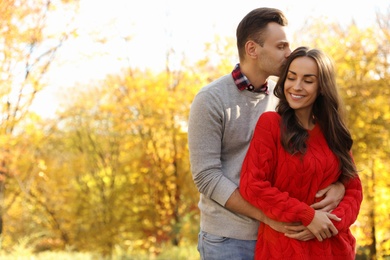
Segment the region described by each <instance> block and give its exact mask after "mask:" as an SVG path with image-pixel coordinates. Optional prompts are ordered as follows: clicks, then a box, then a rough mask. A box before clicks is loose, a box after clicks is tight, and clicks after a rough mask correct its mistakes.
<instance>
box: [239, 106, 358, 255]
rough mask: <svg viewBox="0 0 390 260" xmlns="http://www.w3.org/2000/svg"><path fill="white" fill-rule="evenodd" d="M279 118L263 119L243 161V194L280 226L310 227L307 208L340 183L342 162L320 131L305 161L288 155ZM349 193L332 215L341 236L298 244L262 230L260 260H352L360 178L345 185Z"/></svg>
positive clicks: (266, 115) (268, 116) (312, 137)
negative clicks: (288, 223) (321, 194)
mask: <svg viewBox="0 0 390 260" xmlns="http://www.w3.org/2000/svg"><path fill="white" fill-rule="evenodd" d="M279 122H280V116H279V115H278V114H277V113H275V112H266V113H263V114H262V116H261V117H260V119H259V121H258V123H257V125H256V129H255V133H254V136H253V139H252V141H251V144H250V147H249V150H248V152H247V155H246V157H245V160H244V163H243V166H242V172H241V179H240V193H241V194H242V196H243V197H244V198H245V199H246V200H248V201H249V202H250V203H251V204H253V205H255V206H256V207H258V208H260V209H261V210H262V211H263V212H264V213H265V214H266V215H267V216H268V217H270V218H272V219H275V220H277V221H282V222H301V223H303V225H305V226H307V225H309V224H310V222H311V221H312V220H313V218H314V210H313V209H312V208H311V207H310V206H309V205H311V204H313V203H314V202H316V199H315V194H316V192H317V191H318V190H321V189H323V188H325V187H327V186H329V185H330V184H332V183H334V182H336V181H337V180H338V177H339V174H340V171H339V162H338V159H337V158H336V156H335V155H334V154H333V153H332V151H331V150H330V149H329V147H328V145H327V143H326V140H325V137H324V136H323V134H322V132H321V130H320V128H319V126H318V125H316V126H315V127H314V129H313V130H310V131H309V138H308V140H307V152H306V154H305V155H304V156H301V155H299V154H296V155H291V154H289V153H287V152H286V151H285V150H284V149H283V147H282V145H281V142H280V125H279ZM345 189H346V193H345V196H344V198H343V200H342V201H341V202H340V204H339V206H338V207H337V208H336V209H335V210H333V212H332V213H333V214H335V215H337V216H338V217H340V218H341V219H342V220H341V221H340V222H337V221H333V224H334V225H335V227H336V228H337V230H338V231H339V233H338V234H337V235H336V236H333V237H331V238H328V239H325V240H324V241H322V242H319V241H318V240H317V239H312V240H310V241H298V240H295V239H291V238H288V237H286V236H284V234H283V233H279V232H277V231H274V230H273V229H272V228H270V227H269V226H267V225H265V224H263V223H262V224H261V225H260V227H259V232H258V240H257V245H256V252H255V258H256V259H308V260H309V259H310V260H313V259H327V260H328V259H340V260H341V259H342V260H346V259H354V257H355V238H354V237H353V236H352V234H351V232H350V230H349V227H350V226H351V225H352V224H353V223H354V222H355V220H356V218H357V215H358V213H359V209H360V204H361V201H362V186H361V183H360V179H359V178H358V177H356V178H354V179H352V180H351V181H349V182H348V183H347V184H345Z"/></svg>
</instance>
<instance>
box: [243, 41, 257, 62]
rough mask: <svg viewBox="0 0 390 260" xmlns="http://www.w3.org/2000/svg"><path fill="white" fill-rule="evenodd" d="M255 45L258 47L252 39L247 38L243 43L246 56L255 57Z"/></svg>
mask: <svg viewBox="0 0 390 260" xmlns="http://www.w3.org/2000/svg"><path fill="white" fill-rule="evenodd" d="M257 47H258V44H257V43H255V42H254V41H252V40H249V41H247V42H246V43H245V53H246V55H247V56H248V57H250V58H252V59H256V58H257V51H256V50H257Z"/></svg>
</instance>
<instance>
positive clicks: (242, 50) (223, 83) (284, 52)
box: [188, 8, 344, 260]
mask: <svg viewBox="0 0 390 260" xmlns="http://www.w3.org/2000/svg"><path fill="white" fill-rule="evenodd" d="M286 26H287V19H286V17H285V16H284V14H283V13H282V12H281V11H280V10H277V9H273V8H258V9H255V10H253V11H251V12H249V13H248V14H247V15H246V16H245V17H244V18H243V20H242V21H241V22H240V24H239V25H238V27H237V32H236V36H237V48H238V53H239V60H240V63H239V64H237V65H236V67H235V68H234V70H233V72H232V73H231V74H228V75H225V76H222V77H221V78H219V79H217V80H215V81H214V82H212V83H210V84H209V85H208V86H205V87H204V88H203V89H202V90H201V91H200V92H199V93H198V94H197V95H196V97H195V99H194V101H193V103H192V106H191V111H190V117H189V128H188V144H189V151H190V161H191V170H192V174H193V179H194V182H195V184H196V186H197V188H198V190H199V192H200V201H199V209H200V211H201V221H200V228H201V231H200V233H199V242H198V250H199V252H200V255H201V258H202V259H212V260H216V259H253V257H254V248H255V243H256V238H257V229H258V223H259V221H261V222H264V223H266V224H268V225H269V226H271V227H272V228H273V229H275V230H277V231H279V232H283V233H287V232H288V231H289V229H287V228H286V227H285V226H286V224H284V223H278V222H276V221H273V220H271V219H269V218H267V217H266V216H265V215H264V214H263V212H261V211H260V210H258V209H257V208H255V207H253V206H252V205H251V204H249V203H248V202H247V201H245V200H244V199H243V198H242V197H241V195H240V193H239V191H238V184H239V178H240V170H241V165H242V162H243V159H244V157H245V154H246V152H247V149H248V146H249V142H250V140H251V138H252V134H253V131H254V128H255V125H256V122H257V120H258V118H259V116H260V115H261V113H263V112H264V111H267V110H274V109H275V106H276V104H277V99H276V98H275V97H274V96H273V95H272V92H273V87H274V85H275V83H274V82H272V81H271V80H268V78H269V77H270V76H271V75H275V76H279V73H280V71H281V68H282V66H283V64H284V63H285V61H286V58H287V57H288V56H289V55H290V53H291V50H290V45H289V41H288V40H287V36H286V31H285V28H286ZM329 189H330V191H328V190H329ZM329 189H326V190H323V191H321V192H320V194H319V196H321V195H323V194H324V193H326V192H327V191H328V192H327V193H326V197H325V199H324V200H322V202H321V203H319V204H317V205H313V207H317V208H318V207H319V208H324V210H330V209H332V208H334V207H335V206H336V205H337V204H338V202H339V201H340V200H341V198H342V197H343V195H344V187H343V185H340V184H337V185H333V186H331V187H329ZM294 228H295V229H294ZM290 230H293V231H295V233H296V234H295V235H294V236H295V238H296V239H300V240H307V239H308V236H309V237H310V235H308V231H307V230H304V229H303V228H302V226H298V227H291V228H290Z"/></svg>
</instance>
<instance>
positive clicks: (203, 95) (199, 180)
mask: <svg viewBox="0 0 390 260" xmlns="http://www.w3.org/2000/svg"><path fill="white" fill-rule="evenodd" d="M221 111H223V107H222V102H220V101H219V100H215V97H214V96H212V95H210V93H208V92H199V93H198V94H197V95H196V97H195V99H194V101H193V102H192V104H191V110H190V117H189V121H188V146H189V152H190V162H191V171H192V177H193V180H194V183H195V185H196V186H197V188H198V190H199V192H200V193H202V194H203V195H205V196H206V197H207V198H210V199H212V200H214V201H216V202H217V203H219V204H220V205H225V203H226V201H227V200H228V198H229V197H230V196H231V194H232V193H233V192H234V190H236V189H237V185H236V184H235V183H234V182H233V181H231V180H229V179H228V178H227V177H226V176H225V175H224V174H223V172H222V163H221V140H222V135H223V113H222V112H221Z"/></svg>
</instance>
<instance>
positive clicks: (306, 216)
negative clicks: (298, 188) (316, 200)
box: [302, 207, 315, 227]
mask: <svg viewBox="0 0 390 260" xmlns="http://www.w3.org/2000/svg"><path fill="white" fill-rule="evenodd" d="M314 214H315V210H314V209H313V208H312V207H307V209H306V210H304V211H303V212H302V224H303V225H304V226H305V227H307V226H308V225H309V224H310V223H311V222H312V221H313V218H314Z"/></svg>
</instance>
